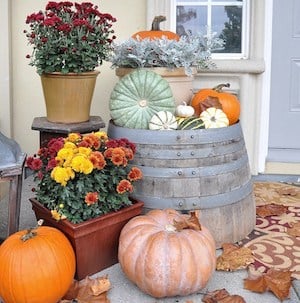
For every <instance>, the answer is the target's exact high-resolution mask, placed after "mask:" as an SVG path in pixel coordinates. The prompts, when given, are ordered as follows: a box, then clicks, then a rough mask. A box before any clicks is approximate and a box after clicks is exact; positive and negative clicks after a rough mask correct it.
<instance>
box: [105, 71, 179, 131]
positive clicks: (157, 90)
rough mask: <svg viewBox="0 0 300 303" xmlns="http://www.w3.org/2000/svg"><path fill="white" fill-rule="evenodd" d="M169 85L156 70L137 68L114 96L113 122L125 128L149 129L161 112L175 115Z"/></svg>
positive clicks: (111, 107) (112, 103)
mask: <svg viewBox="0 0 300 303" xmlns="http://www.w3.org/2000/svg"><path fill="white" fill-rule="evenodd" d="M175 107H176V105H175V100H174V97H173V93H172V90H171V88H170V85H169V83H168V82H167V81H166V80H165V79H163V78H162V77H161V76H160V75H158V74H156V73H155V72H153V71H149V70H144V69H137V70H135V71H133V72H132V73H129V74H127V75H126V76H124V77H123V78H121V79H120V80H119V82H118V83H117V84H116V85H115V87H114V88H113V91H112V93H111V96H110V101H109V109H110V115H111V118H112V120H113V122H114V123H115V124H116V125H118V126H122V127H127V128H138V129H148V125H149V122H150V119H151V118H152V116H153V115H154V114H155V113H157V112H159V111H161V110H165V111H169V112H171V113H175Z"/></svg>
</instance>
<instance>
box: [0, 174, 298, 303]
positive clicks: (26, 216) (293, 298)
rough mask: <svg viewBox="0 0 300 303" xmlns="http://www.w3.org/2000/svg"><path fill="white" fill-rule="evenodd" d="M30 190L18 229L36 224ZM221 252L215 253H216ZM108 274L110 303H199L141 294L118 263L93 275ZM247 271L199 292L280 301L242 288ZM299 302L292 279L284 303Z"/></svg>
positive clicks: (0, 210)
mask: <svg viewBox="0 0 300 303" xmlns="http://www.w3.org/2000/svg"><path fill="white" fill-rule="evenodd" d="M253 179H254V180H258V181H284V182H292V183H293V182H299V176H288V175H258V176H254V177H253ZM32 187H33V180H32V176H30V177H28V178H27V179H25V180H24V182H23V190H22V203H21V215H20V229H27V228H29V227H32V226H34V225H35V223H36V220H35V216H34V213H33V211H32V210H31V204H30V203H29V201H28V199H29V198H30V197H32V196H33V193H32V192H31V188H32ZM5 200H6V199H2V200H1V201H0V238H5V237H6V229H7V204H6V203H7V202H6V201H5ZM219 253H221V251H219V250H218V251H217V254H219ZM104 275H108V278H109V280H110V282H111V284H112V289H111V290H110V291H109V292H108V299H109V300H110V302H112V303H117V302H121V303H135V302H136V303H187V302H193V303H200V302H202V301H201V298H202V294H200V293H199V294H194V295H190V296H187V297H175V298H166V299H155V298H152V297H150V296H148V295H146V294H144V293H143V292H142V291H140V290H139V289H138V288H137V287H136V286H135V285H133V284H132V283H131V282H130V281H129V280H128V279H127V278H126V277H125V276H124V274H123V272H122V270H121V268H120V266H119V264H115V265H114V266H111V267H110V268H107V269H105V270H103V271H101V272H99V273H97V274H95V275H94V276H104ZM246 276H247V272H246V270H240V271H236V272H221V271H216V272H215V273H214V275H213V277H212V278H211V280H210V281H209V283H208V285H207V287H206V288H205V289H203V290H202V291H201V293H205V292H206V291H213V290H216V289H222V288H226V290H227V291H228V292H229V293H230V294H238V295H241V296H242V297H243V298H244V300H245V301H246V302H247V303H257V302H259V303H276V302H280V300H278V299H277V298H276V297H275V296H274V295H273V294H272V293H270V292H266V293H264V294H256V293H253V292H250V291H248V290H245V289H244V288H243V279H244V278H246ZM0 302H1V300H0ZM296 302H300V281H299V280H294V281H293V287H292V288H291V291H290V299H287V300H285V301H284V303H296Z"/></svg>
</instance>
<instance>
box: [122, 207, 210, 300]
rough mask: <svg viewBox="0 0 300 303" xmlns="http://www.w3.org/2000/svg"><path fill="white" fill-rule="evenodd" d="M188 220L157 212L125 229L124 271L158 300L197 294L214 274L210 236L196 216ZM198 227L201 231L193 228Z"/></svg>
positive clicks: (139, 219)
mask: <svg viewBox="0 0 300 303" xmlns="http://www.w3.org/2000/svg"><path fill="white" fill-rule="evenodd" d="M187 217H188V216H187V215H182V214H181V213H179V212H177V211H176V210H173V209H165V210H159V209H155V210H151V211H149V212H148V213H147V214H146V215H141V216H137V217H135V218H133V219H131V220H130V221H129V222H128V223H127V224H126V225H125V226H124V228H123V229H122V232H121V235H120V240H119V262H120V265H121V268H122V270H123V271H124V273H125V275H126V276H127V277H128V278H129V279H130V280H131V281H132V282H133V283H135V284H136V285H137V286H138V287H139V288H140V289H141V290H142V291H144V292H145V293H147V294H149V295H151V296H153V297H155V298H163V297H172V296H177V295H179V296H186V295H189V294H192V293H195V292H197V291H199V290H200V289H202V288H203V287H205V285H206V284H207V282H208V280H209V279H210V277H211V275H212V273H213V272H214V270H215V265H216V255H215V253H216V251H215V249H216V248H215V241H214V239H213V237H212V235H211V233H210V232H209V231H208V229H206V228H205V227H204V226H201V225H200V223H199V221H198V218H197V217H196V216H191V218H187ZM186 223H188V224H186ZM197 225H198V226H199V227H200V229H197V228H194V227H195V226H196V227H197Z"/></svg>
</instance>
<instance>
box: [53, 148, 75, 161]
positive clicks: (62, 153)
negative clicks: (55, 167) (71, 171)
mask: <svg viewBox="0 0 300 303" xmlns="http://www.w3.org/2000/svg"><path fill="white" fill-rule="evenodd" d="M73 156H74V151H73V149H71V148H62V149H60V150H59V151H58V153H57V157H58V159H63V160H67V159H72V157H73Z"/></svg>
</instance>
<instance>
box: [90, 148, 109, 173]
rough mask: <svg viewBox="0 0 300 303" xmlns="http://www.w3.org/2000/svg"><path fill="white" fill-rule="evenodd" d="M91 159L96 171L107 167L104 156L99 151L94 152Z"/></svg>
mask: <svg viewBox="0 0 300 303" xmlns="http://www.w3.org/2000/svg"><path fill="white" fill-rule="evenodd" d="M89 159H90V161H91V162H92V163H93V166H94V168H96V169H103V168H104V167H105V165H106V161H105V159H104V156H103V155H102V153H101V152H99V151H94V152H92V153H91V155H90V157H89Z"/></svg>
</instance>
